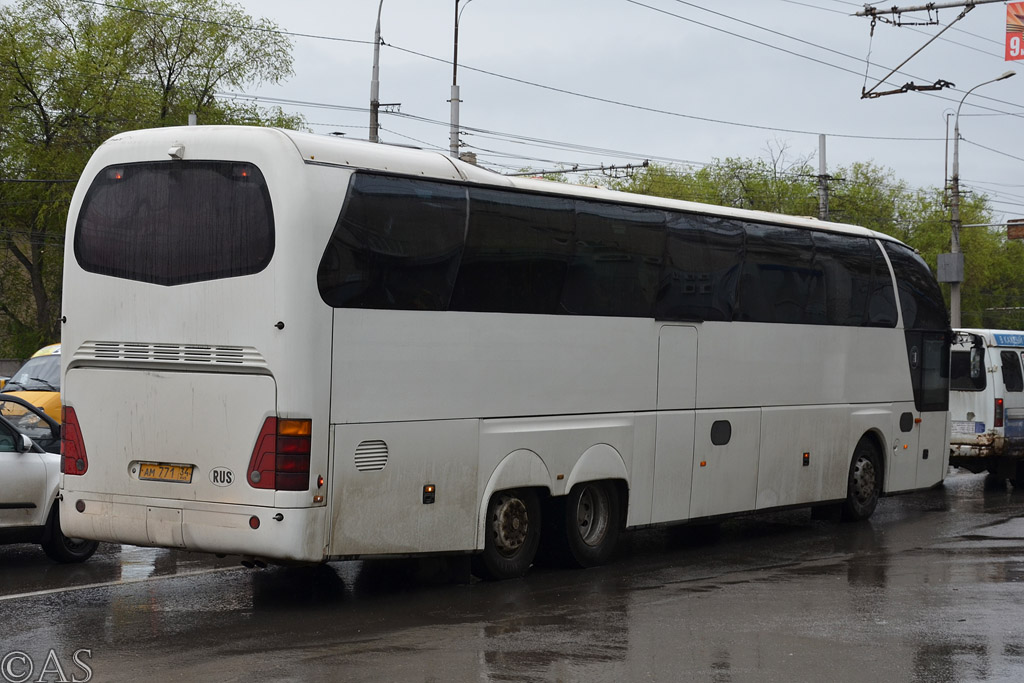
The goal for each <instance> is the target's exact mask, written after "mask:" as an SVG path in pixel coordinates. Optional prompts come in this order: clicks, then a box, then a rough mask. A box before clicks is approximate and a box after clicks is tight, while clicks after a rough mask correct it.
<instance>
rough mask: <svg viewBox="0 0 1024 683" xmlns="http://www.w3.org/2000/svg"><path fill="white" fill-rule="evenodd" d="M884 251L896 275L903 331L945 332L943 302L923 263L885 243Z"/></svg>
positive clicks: (946, 319)
mask: <svg viewBox="0 0 1024 683" xmlns="http://www.w3.org/2000/svg"><path fill="white" fill-rule="evenodd" d="M885 251H886V253H887V254H888V255H889V260H890V261H891V262H892V269H893V272H894V273H895V274H896V285H897V287H898V288H899V293H900V308H901V309H902V310H903V327H904V329H907V330H913V329H919V330H945V329H948V328H949V317H948V316H947V314H946V302H945V301H944V300H943V298H942V291H941V290H940V289H939V285H938V283H937V282H936V281H935V278H934V277H932V272H931V271H930V270H929V269H928V264H926V263H925V262H924V259H922V258H921V257H920V256H918V255H917V254H915V253H914V252H913V251H911V250H910V249H909V248H908V247H905V246H903V245H902V244H896V243H894V242H885Z"/></svg>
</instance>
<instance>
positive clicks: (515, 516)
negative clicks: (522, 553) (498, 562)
mask: <svg viewBox="0 0 1024 683" xmlns="http://www.w3.org/2000/svg"><path fill="white" fill-rule="evenodd" d="M491 528H492V530H493V531H494V546H495V548H496V549H497V550H498V552H499V553H501V554H502V555H503V556H505V557H509V556H511V555H515V554H516V553H517V552H519V549H520V548H522V547H523V544H524V543H525V542H526V536H527V534H528V532H529V530H530V515H529V513H528V512H527V510H526V503H524V502H523V501H522V500H521V499H519V498H515V497H512V496H502V497H500V498H499V499H498V503H497V505H496V506H495V508H494V516H493V517H492V518H491Z"/></svg>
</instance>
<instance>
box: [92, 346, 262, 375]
mask: <svg viewBox="0 0 1024 683" xmlns="http://www.w3.org/2000/svg"><path fill="white" fill-rule="evenodd" d="M76 361H77V362H81V363H84V364H102V365H108V364H115V365H121V364H125V365H150V364H159V365H176V366H179V365H184V366H192V367H197V366H205V367H209V368H210V369H213V367H212V366H221V369H227V368H223V366H234V367H237V368H266V367H267V362H266V360H265V359H264V358H263V356H262V355H260V353H259V351H257V350H256V349H255V348H254V347H252V346H212V345H206V344H165V343H153V344H148V343H140V342H109V341H93V342H85V343H83V344H82V345H81V346H80V347H78V349H76V350H75V352H74V354H73V356H72V362H73V363H74V362H76Z"/></svg>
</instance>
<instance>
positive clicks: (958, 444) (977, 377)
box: [949, 329, 1024, 484]
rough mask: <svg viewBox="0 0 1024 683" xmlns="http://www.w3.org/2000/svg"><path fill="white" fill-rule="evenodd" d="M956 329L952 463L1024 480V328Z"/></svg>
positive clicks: (952, 358) (952, 374) (951, 407)
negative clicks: (1020, 329) (1015, 329)
mask: <svg viewBox="0 0 1024 683" xmlns="http://www.w3.org/2000/svg"><path fill="white" fill-rule="evenodd" d="M955 332H956V336H955V339H954V340H953V346H952V348H951V351H950V359H949V366H950V370H949V374H950V378H949V379H950V382H949V389H950V392H949V415H950V420H951V422H952V425H951V427H952V429H951V436H950V459H949V464H950V465H955V466H957V467H962V468H964V469H966V470H969V471H971V472H983V471H985V470H988V471H989V473H991V474H992V475H994V476H995V477H998V478H999V479H1009V480H1011V481H1012V482H1014V483H1015V484H1017V483H1020V484H1024V371H1022V367H1024V332H1021V331H1014V330H979V329H960V330H955Z"/></svg>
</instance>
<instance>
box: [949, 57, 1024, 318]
mask: <svg viewBox="0 0 1024 683" xmlns="http://www.w3.org/2000/svg"><path fill="white" fill-rule="evenodd" d="M1016 73H1017V72H1016V71H1007V72H1006V73H1004V74H1003V75H1002V76H1000V77H999V78H993V79H992V80H990V81H985V82H984V83H979V84H978V85H976V86H974V87H973V88H971V89H970V90H968V91H967V92H966V93H964V96H963V97H962V98H960V104H958V105H957V107H956V117H955V118H954V119H953V121H954V123H953V177H952V178H950V184H951V185H952V189H953V196H952V198H951V201H950V211H949V213H950V216H949V217H950V223H951V227H952V239H951V240H950V252H952V254H953V258H954V260H955V261H956V263H958V264H959V265H958V277H956V278H953V280H952V281H951V282H950V283H949V318H950V324H951V325H952V326H953V327H954V328H957V327H960V283H961V282H962V281H963V256H957V254H960V253H961V252H960V227H961V225H960V107H962V106H963V105H964V100H966V99H967V96H968V95H970V94H971V93H972V92H974V91H975V90H977V89H978V88H980V87H981V86H983V85H988V84H989V83H995V82H996V81H1002V80H1005V79H1007V78H1009V77H1010V76H1013V75H1014V74H1016Z"/></svg>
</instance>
